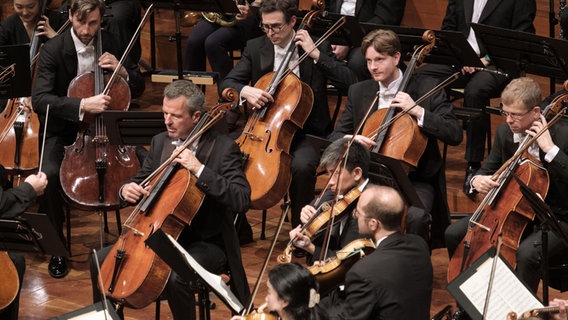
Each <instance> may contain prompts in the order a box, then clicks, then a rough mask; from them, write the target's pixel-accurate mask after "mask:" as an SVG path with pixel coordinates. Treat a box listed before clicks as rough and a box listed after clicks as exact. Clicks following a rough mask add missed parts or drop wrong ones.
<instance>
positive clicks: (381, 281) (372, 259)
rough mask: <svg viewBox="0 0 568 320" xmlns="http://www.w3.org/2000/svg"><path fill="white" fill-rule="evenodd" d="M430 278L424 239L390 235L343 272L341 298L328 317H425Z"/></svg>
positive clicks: (420, 319)
mask: <svg viewBox="0 0 568 320" xmlns="http://www.w3.org/2000/svg"><path fill="white" fill-rule="evenodd" d="M432 279H433V271H432V262H431V261H430V251H429V249H428V246H427V245H426V242H425V241H424V239H422V238H421V237H419V236H417V235H414V234H407V235H402V234H400V233H394V234H391V235H389V236H388V237H387V238H385V239H384V240H383V241H382V242H381V243H380V244H379V246H378V247H377V249H375V251H374V252H373V253H371V254H370V255H368V256H366V257H364V258H363V259H361V260H360V261H359V262H357V263H356V264H355V265H354V266H353V267H352V268H351V269H350V270H349V272H347V276H346V278H345V301H344V302H343V303H342V304H341V305H340V307H339V313H338V314H333V311H332V314H331V315H330V319H349V320H357V319H365V320H367V319H385V320H397V319H400V320H408V319H413V320H426V319H429V318H430V299H431V297H432Z"/></svg>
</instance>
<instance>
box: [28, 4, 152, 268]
mask: <svg viewBox="0 0 568 320" xmlns="http://www.w3.org/2000/svg"><path fill="white" fill-rule="evenodd" d="M104 10H105V7H104V3H103V2H101V1H100V0H74V1H72V3H71V5H70V7H69V15H68V16H69V20H70V21H71V24H72V28H69V29H68V30H66V31H65V32H63V33H62V34H60V35H59V36H57V37H55V38H53V39H52V40H51V41H48V42H47V43H46V44H45V45H44V46H43V48H42V53H41V55H40V58H39V62H38V71H37V78H36V82H35V87H34V89H33V97H32V100H33V107H34V111H35V112H36V113H37V114H38V116H39V120H40V132H43V126H44V125H45V113H46V110H47V106H48V105H49V106H50V112H49V116H50V120H49V125H48V127H47V133H46V138H45V152H44V153H45V155H46V157H45V159H44V162H43V164H44V171H45V173H46V175H47V177H48V179H49V181H50V182H51V183H50V184H49V186H48V187H47V189H46V192H45V195H44V196H43V197H41V198H40V200H39V205H40V207H39V211H40V212H44V213H47V214H48V215H49V216H50V218H51V219H52V222H53V224H54V225H55V227H56V228H57V229H58V231H59V235H60V237H61V239H62V240H63V239H64V237H63V232H62V226H63V218H64V213H63V200H62V199H61V195H60V191H61V187H60V180H59V168H60V166H61V162H62V160H63V155H64V147H65V146H66V145H70V144H72V143H73V142H74V140H75V138H76V136H77V130H78V123H79V121H81V120H82V119H83V117H84V115H85V114H86V113H91V114H100V113H101V112H103V111H104V110H105V109H106V108H107V107H108V104H109V102H110V99H111V97H110V96H107V95H104V94H99V95H96V96H93V97H88V98H83V99H81V98H70V97H68V96H67V89H68V87H69V84H70V83H71V80H73V78H75V77H76V76H77V75H81V74H83V73H86V72H91V71H92V70H93V66H94V59H95V50H94V46H93V42H94V38H95V35H96V34H97V32H98V31H99V29H100V26H101V19H102V17H103V15H104ZM102 38H103V39H102V47H103V52H104V53H103V54H102V55H101V57H100V58H99V60H98V66H99V67H101V68H103V69H106V70H111V71H114V70H115V69H116V68H117V67H119V66H118V59H117V57H119V58H120V56H121V55H122V53H123V51H124V47H123V46H122V45H121V44H120V42H118V41H117V40H116V39H115V38H114V36H113V35H112V34H110V33H107V32H104V31H103V32H102ZM120 68H121V70H120V76H121V77H123V78H124V79H125V80H126V81H127V82H128V85H129V87H130V90H131V95H132V97H137V96H139V95H141V94H142V92H143V90H144V78H143V77H142V74H141V73H140V70H139V69H138V66H137V65H136V64H135V63H132V62H130V61H129V60H128V59H127V60H126V62H125V64H124V66H120ZM48 271H49V274H50V275H51V276H52V277H55V278H61V277H64V276H65V275H66V274H67V272H68V267H67V261H66V259H65V258H64V257H56V256H53V257H52V258H51V260H50V263H49V266H48Z"/></svg>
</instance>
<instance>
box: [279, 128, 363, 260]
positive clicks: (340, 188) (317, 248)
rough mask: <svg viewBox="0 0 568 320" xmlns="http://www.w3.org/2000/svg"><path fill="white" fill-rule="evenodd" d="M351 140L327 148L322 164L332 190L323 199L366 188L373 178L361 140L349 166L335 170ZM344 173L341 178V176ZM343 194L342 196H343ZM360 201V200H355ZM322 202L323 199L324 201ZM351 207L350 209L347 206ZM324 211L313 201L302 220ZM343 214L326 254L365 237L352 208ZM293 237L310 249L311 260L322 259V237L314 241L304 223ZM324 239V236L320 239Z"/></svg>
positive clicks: (354, 146)
mask: <svg viewBox="0 0 568 320" xmlns="http://www.w3.org/2000/svg"><path fill="white" fill-rule="evenodd" d="M348 143H349V140H348V139H345V138H344V139H339V140H336V141H334V142H332V143H331V144H330V145H329V146H328V147H327V148H326V149H325V150H324V152H323V154H322V156H321V160H320V167H321V168H325V170H326V171H327V173H328V174H329V175H330V177H331V178H330V181H329V188H330V189H329V190H328V191H327V192H326V193H325V194H324V195H323V196H322V201H324V199H325V200H327V199H326V198H332V199H333V197H334V196H335V195H339V196H340V197H342V196H344V195H345V194H346V193H347V192H349V191H350V190H351V189H354V188H358V189H359V191H363V190H365V187H366V186H367V184H368V182H369V179H368V178H367V177H368V174H369V162H370V155H369V150H367V148H365V146H363V145H362V144H360V143H358V142H357V141H353V143H352V144H351V147H350V148H349V151H348V153H347V156H346V164H345V167H343V166H342V167H341V169H339V170H338V171H336V172H335V173H334V169H335V168H336V166H337V165H338V164H339V161H340V160H341V156H342V155H343V153H344V152H345V148H346V146H347V144H348ZM340 176H341V178H340ZM340 199H341V198H339V199H338V200H340ZM355 201H356V200H355ZM320 204H321V203H320ZM346 210H348V211H349V209H346ZM320 211H321V209H320V210H318V209H317V208H315V207H314V206H313V202H312V203H311V204H308V205H306V206H305V207H304V208H302V212H301V217H300V219H301V220H302V223H304V224H305V223H306V222H308V221H309V220H310V219H311V218H312V217H313V216H314V215H315V214H319V213H320ZM341 215H342V217H341V218H338V219H337V220H336V224H335V226H334V228H332V231H331V237H330V240H329V249H328V251H327V252H326V255H325V256H326V257H333V256H335V251H336V250H339V249H341V248H343V247H345V246H346V245H347V244H349V243H350V242H351V241H353V240H356V239H359V238H361V236H360V235H359V229H358V228H357V219H355V218H354V217H353V216H352V214H351V212H344V213H342V214H341ZM289 235H290V239H296V240H294V246H295V247H296V248H299V249H302V250H304V251H306V252H307V253H309V255H307V256H306V259H307V260H308V262H309V264H311V262H313V261H314V260H318V259H319V257H320V255H321V250H322V246H321V241H319V242H315V243H314V242H312V241H311V239H310V237H308V236H306V235H304V234H302V232H301V226H297V227H296V228H295V229H292V230H291V231H290V233H289ZM320 240H321V239H320Z"/></svg>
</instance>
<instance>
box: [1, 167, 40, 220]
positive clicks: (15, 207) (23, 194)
mask: <svg viewBox="0 0 568 320" xmlns="http://www.w3.org/2000/svg"><path fill="white" fill-rule="evenodd" d="M5 180H6V171H5V169H4V166H3V165H1V164H0V181H5ZM36 197H37V194H36V192H35V190H34V188H33V187H32V185H31V184H29V183H27V182H24V183H22V184H20V185H19V186H18V187H15V188H10V189H6V190H4V187H3V186H0V218H2V219H10V218H14V217H16V216H18V215H20V214H22V213H23V212H24V211H26V209H27V208H28V207H29V206H31V205H32V204H33V203H34V201H35V200H36Z"/></svg>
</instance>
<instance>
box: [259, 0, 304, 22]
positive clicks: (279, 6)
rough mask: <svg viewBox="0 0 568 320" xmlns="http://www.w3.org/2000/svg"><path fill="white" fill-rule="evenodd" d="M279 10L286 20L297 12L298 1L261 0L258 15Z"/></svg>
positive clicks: (288, 20)
mask: <svg viewBox="0 0 568 320" xmlns="http://www.w3.org/2000/svg"><path fill="white" fill-rule="evenodd" d="M276 11H280V12H282V13H283V14H284V18H285V20H286V22H290V19H292V16H295V15H296V14H297V13H298V2H297V1H295V0H263V1H262V3H261V5H260V9H259V12H260V16H261V17H262V14H264V13H272V12H276Z"/></svg>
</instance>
